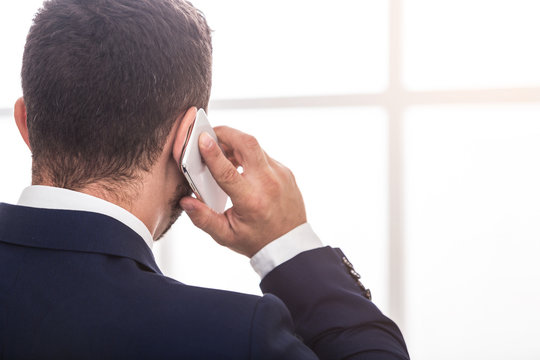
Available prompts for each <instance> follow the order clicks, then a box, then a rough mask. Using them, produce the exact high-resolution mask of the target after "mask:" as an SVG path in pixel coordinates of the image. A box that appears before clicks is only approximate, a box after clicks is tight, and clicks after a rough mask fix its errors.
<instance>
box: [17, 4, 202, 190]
mask: <svg viewBox="0 0 540 360" xmlns="http://www.w3.org/2000/svg"><path fill="white" fill-rule="evenodd" d="M211 67H212V45H211V31H210V29H209V27H208V25H207V23H206V20H205V18H204V16H203V15H202V13H201V12H199V11H198V10H197V9H195V8H194V7H193V5H191V3H189V2H187V1H183V0H49V1H46V2H45V3H44V4H43V7H42V8H41V9H40V10H39V11H38V13H37V14H36V16H35V18H34V21H33V24H32V26H31V28H30V32H29V34H28V37H27V39H26V46H25V49H24V56H23V66H22V74H21V75H22V88H23V97H24V100H25V103H26V108H27V124H28V132H29V138H30V145H31V148H32V156H33V168H32V172H33V180H34V183H35V182H36V179H37V181H38V182H39V181H42V180H43V179H47V180H49V181H51V182H52V184H53V185H54V186H58V187H64V188H68V189H74V190H77V189H81V188H84V187H86V186H87V185H89V184H92V183H96V182H103V183H108V182H112V183H115V182H120V183H121V182H126V181H131V180H135V179H137V174H140V173H141V171H149V170H150V169H151V168H152V165H153V164H154V162H155V161H156V159H157V158H158V156H159V154H160V153H161V152H162V150H163V146H164V144H165V141H166V138H167V135H168V134H169V132H170V130H171V128H172V125H173V124H174V122H175V120H176V119H177V118H178V117H179V116H180V115H182V114H183V113H184V112H185V111H186V110H187V109H188V108H189V107H191V106H196V107H197V108H207V106H208V101H209V97H210V87H211Z"/></svg>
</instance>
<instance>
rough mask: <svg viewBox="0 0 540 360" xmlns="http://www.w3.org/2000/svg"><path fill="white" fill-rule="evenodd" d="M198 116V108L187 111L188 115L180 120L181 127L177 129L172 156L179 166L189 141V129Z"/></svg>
mask: <svg viewBox="0 0 540 360" xmlns="http://www.w3.org/2000/svg"><path fill="white" fill-rule="evenodd" d="M196 116H197V108H196V107H191V108H189V110H188V111H186V113H185V114H184V116H183V117H182V119H181V120H180V126H178V128H177V129H176V134H174V140H173V148H172V155H173V158H174V161H175V162H176V163H177V164H178V163H179V162H180V156H181V155H182V149H183V148H184V144H185V143H186V142H187V141H188V132H189V128H190V127H191V125H192V124H193V122H194V121H195V117H196Z"/></svg>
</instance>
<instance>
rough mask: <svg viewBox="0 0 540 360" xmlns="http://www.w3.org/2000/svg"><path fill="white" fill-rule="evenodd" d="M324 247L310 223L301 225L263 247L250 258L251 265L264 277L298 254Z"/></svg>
mask: <svg viewBox="0 0 540 360" xmlns="http://www.w3.org/2000/svg"><path fill="white" fill-rule="evenodd" d="M320 247H323V243H322V241H321V240H320V239H319V237H318V236H317V234H315V232H314V231H313V229H312V228H311V226H310V225H309V224H308V223H304V224H302V225H299V226H297V227H295V228H294V229H292V230H291V231H289V232H288V233H286V234H285V235H283V236H281V237H279V238H277V239H276V240H274V241H272V242H271V243H269V244H267V245H266V246H265V247H263V248H262V249H261V250H259V252H257V253H256V254H255V255H253V257H252V258H251V260H250V263H251V266H252V267H253V269H254V270H255V272H257V274H259V276H260V277H261V279H262V278H264V277H265V276H266V274H268V273H269V272H270V271H272V270H274V269H275V268H276V267H278V266H279V265H281V264H283V263H284V262H286V261H288V260H290V259H292V258H293V257H295V256H296V255H298V254H300V253H302V252H304V251H308V250H313V249H317V248H320Z"/></svg>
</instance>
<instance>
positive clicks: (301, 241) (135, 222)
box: [18, 185, 323, 278]
mask: <svg viewBox="0 0 540 360" xmlns="http://www.w3.org/2000/svg"><path fill="white" fill-rule="evenodd" d="M18 205H22V206H28V207H35V208H44V209H58V210H77V211H89V212H94V213H98V214H103V215H106V216H110V217H112V218H114V219H116V220H118V221H120V222H121V223H123V224H125V225H126V226H128V227H129V228H131V229H132V230H133V231H135V232H136V233H137V234H139V236H140V237H141V238H143V240H144V242H145V243H146V244H147V245H148V247H149V249H152V244H153V243H154V239H153V238H152V235H151V234H150V231H149V230H148V228H147V227H146V225H145V224H144V223H143V222H142V221H141V220H139V219H138V218H137V217H136V216H135V215H133V214H132V213H130V212H129V211H127V210H126V209H124V208H121V207H120V206H118V205H115V204H113V203H111V202H108V201H106V200H103V199H100V198H97V197H95V196H92V195H88V194H84V193H81V192H77V191H72V190H68V189H63V188H57V187H51V186H43V185H33V186H29V187H27V188H26V189H24V190H23V192H22V194H21V197H20V198H19V201H18ZM322 246H323V244H322V242H321V240H320V239H319V237H318V236H317V235H316V234H315V233H314V232H313V230H312V228H311V226H310V225H309V224H308V223H304V224H302V225H300V226H298V227H296V228H294V229H293V230H291V231H289V232H288V233H287V234H285V235H283V236H281V237H279V238H277V239H276V240H274V241H272V242H271V243H269V244H268V245H266V246H265V247H263V248H262V249H261V250H259V252H258V253H256V254H255V255H254V256H253V257H252V258H251V261H250V263H251V266H252V267H253V269H254V270H255V271H256V272H257V273H258V274H259V275H260V276H261V278H263V277H265V276H266V274H268V273H269V272H270V271H272V270H273V269H274V268H276V267H277V266H279V265H281V264H282V263H284V262H285V261H287V260H290V259H292V258H293V257H295V256H296V255H298V254H300V253H301V252H304V251H308V250H312V249H316V248H319V247H322Z"/></svg>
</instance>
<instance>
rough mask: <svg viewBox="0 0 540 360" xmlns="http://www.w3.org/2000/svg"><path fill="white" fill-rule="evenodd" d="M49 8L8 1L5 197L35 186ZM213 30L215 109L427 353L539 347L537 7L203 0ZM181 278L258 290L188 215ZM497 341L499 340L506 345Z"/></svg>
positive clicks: (176, 235)
mask: <svg viewBox="0 0 540 360" xmlns="http://www.w3.org/2000/svg"><path fill="white" fill-rule="evenodd" d="M39 3H40V1H24V2H4V3H2V4H0V36H1V40H2V42H1V44H2V45H1V46H2V50H3V51H2V66H1V67H0V78H1V79H2V81H1V82H0V154H1V155H0V162H1V164H2V165H3V171H2V175H3V176H2V177H0V200H1V201H6V202H15V201H16V199H17V197H18V194H19V192H20V190H21V189H22V188H23V187H24V186H26V185H27V184H29V182H30V153H29V151H28V150H27V149H26V147H25V145H24V144H23V142H22V140H19V139H18V133H17V129H16V127H15V125H14V124H13V120H12V119H11V118H12V114H11V107H12V104H13V103H14V101H15V99H16V98H17V97H18V96H20V93H21V91H20V85H19V81H20V80H19V73H20V58H21V55H22V49H23V44H24V38H25V35H26V32H27V30H28V27H29V24H30V19H31V17H32V14H33V13H34V12H35V10H36V9H37V7H38V4H39ZM194 3H195V5H196V6H198V7H199V8H200V9H201V10H203V12H205V13H206V15H207V18H208V21H209V24H210V26H211V27H212V28H213V29H214V31H215V32H214V55H215V57H214V88H213V97H212V99H213V100H212V102H211V106H210V113H209V117H210V119H211V121H212V122H213V123H214V124H215V125H218V124H227V125H229V126H233V127H238V128H240V129H241V130H244V131H246V132H249V133H252V134H254V135H256V136H257V137H258V138H259V140H260V142H261V144H262V145H263V146H264V147H265V149H266V150H267V152H268V153H269V154H270V155H271V156H273V157H274V158H276V159H277V160H279V161H280V162H282V163H284V164H285V165H287V166H288V167H290V168H291V169H292V170H293V171H294V173H295V175H296V178H297V180H298V183H299V185H300V187H301V189H302V190H303V194H304V200H305V202H306V205H307V210H308V219H309V221H310V223H311V224H312V226H313V228H314V229H315V230H316V232H317V233H318V234H319V236H320V237H321V238H322V240H323V241H324V242H325V243H326V244H328V245H332V246H336V247H341V248H342V249H343V250H344V251H345V252H346V253H347V255H348V256H349V257H350V258H351V260H352V261H353V263H354V264H355V266H356V268H357V270H358V271H359V272H361V273H362V275H363V280H364V283H365V284H366V285H367V286H368V287H370V288H371V289H372V290H373V294H374V300H375V302H376V303H377V304H378V305H379V306H380V307H381V309H382V310H383V311H384V312H385V313H387V314H389V315H390V317H391V318H393V319H394V320H396V321H397V322H398V324H399V325H400V327H401V328H402V330H403V332H404V335H405V339H406V340H407V343H408V346H409V350H410V353H411V357H412V358H414V359H420V360H428V359H434V358H437V359H455V358H458V359H470V360H476V359H480V358H490V359H495V360H497V359H500V360H502V359H508V358H519V359H525V360H528V359H530V360H533V359H538V358H539V357H540V345H539V344H538V342H537V341H536V338H535V335H536V334H537V333H538V331H537V330H536V324H537V323H538V322H539V321H540V310H539V309H538V305H537V304H538V303H540V290H539V289H538V287H537V286H536V284H538V283H540V266H539V265H538V261H537V259H538V258H539V257H540V241H539V240H538V239H540V227H539V224H540V207H539V205H538V204H539V203H540V192H539V190H538V189H539V186H538V184H539V183H540V171H539V170H538V164H537V163H538V161H537V158H538V155H539V154H540V145H539V144H540V125H539V124H540V66H539V64H540V50H539V47H538V46H536V45H535V44H536V43H537V41H536V37H537V34H539V33H540V25H539V24H540V23H539V22H538V21H537V19H536V17H537V15H538V14H539V13H540V3H539V2H538V1H536V0H512V1H510V0H498V1H488V0H455V1H442V0H387V1H368V0H359V1H348V0H337V1H333V2H314V1H307V0H302V1H300V0H290V1H285V0H277V1H273V2H262V1H253V0H233V1H226V2H225V1H220V0H195V1H194ZM154 252H155V254H156V257H157V259H158V262H159V264H160V266H161V268H162V269H163V270H164V272H165V273H166V274H167V275H169V276H171V277H173V278H176V279H178V280H180V281H183V282H186V283H188V284H194V285H199V286H209V287H216V288H224V289H230V290H235V291H244V292H249V293H259V290H258V287H257V284H258V282H259V279H258V277H257V275H256V274H255V273H254V272H253V271H252V270H251V269H250V267H249V263H248V260H247V259H246V258H244V257H242V256H240V255H237V254H234V253H232V252H230V251H229V250H227V249H225V248H222V247H220V246H218V245H216V244H215V243H214V242H213V240H212V239H210V238H209V237H208V236H207V235H205V234H204V233H202V232H201V231H199V230H198V229H196V228H194V227H193V226H192V225H191V223H190V221H189V219H188V218H187V217H186V216H185V215H184V216H182V217H181V218H180V220H179V221H178V223H177V225H175V226H174V227H173V229H172V230H171V232H170V234H169V235H168V236H167V237H166V238H165V239H163V240H162V241H160V243H158V244H157V245H156V247H155V251H154ZM494 344H496V346H495V345H494Z"/></svg>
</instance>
